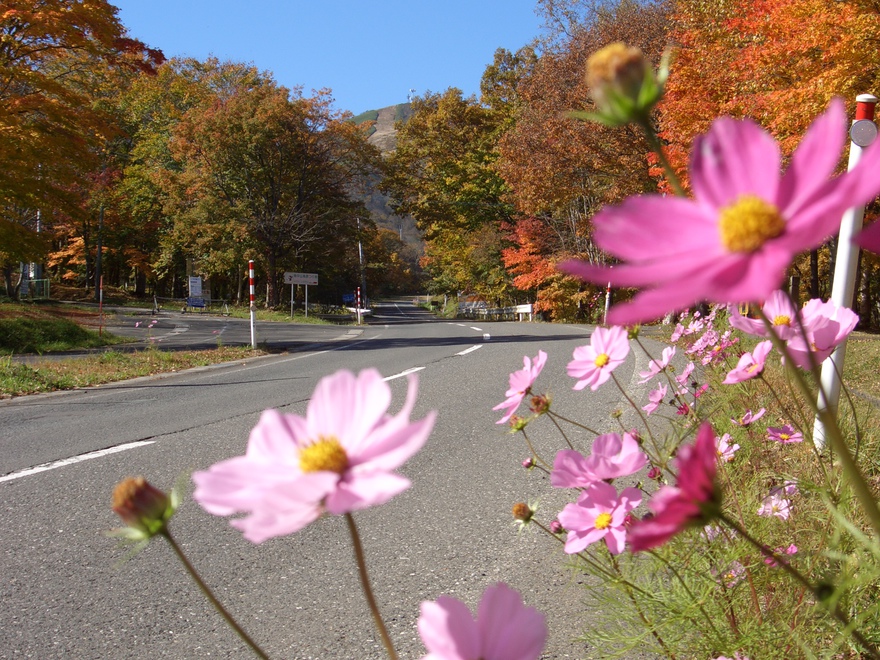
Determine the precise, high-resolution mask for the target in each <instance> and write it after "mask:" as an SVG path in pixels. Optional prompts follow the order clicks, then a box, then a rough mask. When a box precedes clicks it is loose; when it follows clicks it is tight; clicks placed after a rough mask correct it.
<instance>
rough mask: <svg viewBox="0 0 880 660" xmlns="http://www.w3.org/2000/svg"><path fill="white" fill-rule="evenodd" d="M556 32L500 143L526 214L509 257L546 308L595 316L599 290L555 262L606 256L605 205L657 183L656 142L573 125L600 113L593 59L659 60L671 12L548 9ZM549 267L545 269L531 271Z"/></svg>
mask: <svg viewBox="0 0 880 660" xmlns="http://www.w3.org/2000/svg"><path fill="white" fill-rule="evenodd" d="M540 4H541V7H542V8H543V11H544V12H545V14H547V13H548V12H549V17H550V18H552V21H553V24H554V25H556V26H557V29H556V32H555V35H554V37H553V39H552V40H551V42H550V43H548V44H547V45H546V50H545V52H544V53H543V54H542V56H541V58H540V60H539V61H538V63H537V65H536V66H535V67H534V71H533V73H532V74H531V75H530V76H528V77H527V78H525V79H523V80H522V81H521V83H520V84H519V87H518V94H519V97H520V99H521V108H520V111H519V113H518V116H517V118H516V122H515V125H514V126H513V128H512V129H511V130H510V131H508V132H507V133H506V134H505V135H504V137H503V138H502V139H501V141H500V144H499V151H500V155H501V158H500V159H499V161H498V163H497V169H498V171H499V172H500V173H501V175H502V176H503V178H504V180H505V182H506V183H507V185H508V187H509V188H510V190H511V191H512V192H511V196H510V199H511V200H512V201H513V202H514V203H515V205H516V208H517V210H518V211H519V212H520V213H521V214H522V215H521V219H520V220H519V222H521V223H523V224H522V226H521V227H520V226H518V225H516V226H514V228H513V230H512V232H511V234H510V238H511V240H512V242H513V245H512V246H511V247H510V248H508V249H506V250H505V251H504V261H505V264H506V265H507V267H508V268H509V269H510V270H511V272H512V273H514V274H515V275H516V279H515V280H514V283H515V284H516V285H517V286H519V287H523V288H528V289H529V290H530V291H531V292H532V294H533V295H534V296H535V301H536V303H537V306H538V309H541V310H543V311H546V312H549V313H551V314H554V315H557V316H567V315H569V314H570V313H571V308H570V306H569V305H570V303H573V304H574V305H575V306H576V308H577V310H576V311H577V312H578V313H581V314H582V315H583V314H584V313H586V312H585V311H584V310H585V309H586V308H585V307H584V305H587V304H588V302H589V301H590V300H592V298H593V296H594V295H595V291H594V290H593V289H592V288H591V287H589V286H586V285H583V284H582V283H580V282H576V281H575V280H573V279H571V278H562V277H561V276H560V275H559V274H558V273H556V271H555V268H553V264H555V263H556V262H557V261H559V260H562V259H566V258H571V257H578V258H584V259H589V260H591V261H601V260H603V259H604V256H603V255H602V253H601V252H600V251H599V250H597V249H596V248H595V246H594V245H593V243H592V241H591V240H590V235H591V230H590V220H591V218H592V216H593V214H595V213H596V212H597V211H598V210H599V209H600V208H601V207H602V206H603V205H604V204H609V203H614V202H616V201H620V200H621V199H623V198H624V197H626V196H628V195H632V194H638V193H641V192H645V191H648V190H653V189H655V187H656V180H655V179H654V178H653V177H652V176H651V174H650V171H649V161H648V152H649V149H648V145H647V143H646V141H645V140H644V138H643V136H642V135H641V134H640V133H639V132H638V131H637V130H636V129H634V128H632V127H620V128H609V127H605V126H600V125H598V124H593V123H585V122H580V121H576V120H573V119H572V118H571V117H570V116H569V114H568V113H569V112H570V111H572V110H587V109H590V108H591V101H590V97H589V91H588V89H587V86H586V82H585V81H584V72H585V67H586V61H587V59H588V58H589V56H590V55H591V54H592V53H594V52H596V51H597V50H598V49H600V48H602V47H603V46H605V45H607V44H609V43H611V42H615V41H624V42H626V43H629V44H632V45H635V46H638V47H640V48H641V49H642V50H643V51H644V52H645V53H646V54H647V56H648V57H649V58H651V59H652V60H653V61H654V62H658V61H659V59H660V56H661V54H662V52H663V50H664V48H665V47H666V44H667V37H666V33H667V26H668V20H667V13H668V9H667V6H666V5H665V4H663V3H641V2H635V1H632V0H622V1H620V2H616V3H609V2H602V3H599V2H591V3H577V2H573V1H566V2H562V1H554V2H542V3H540ZM536 261H540V262H541V264H542V267H540V268H532V269H531V271H530V272H527V271H528V269H529V268H530V267H531V266H530V264H532V265H535V262H536Z"/></svg>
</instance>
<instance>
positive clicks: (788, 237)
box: [560, 99, 880, 325]
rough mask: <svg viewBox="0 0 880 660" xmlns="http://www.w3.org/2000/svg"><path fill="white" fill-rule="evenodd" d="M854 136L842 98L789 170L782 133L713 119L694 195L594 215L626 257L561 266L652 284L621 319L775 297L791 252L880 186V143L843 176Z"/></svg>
mask: <svg viewBox="0 0 880 660" xmlns="http://www.w3.org/2000/svg"><path fill="white" fill-rule="evenodd" d="M845 139H846V115H845V112H844V107H843V102H842V101H840V100H839V99H835V100H834V101H832V102H831V105H830V106H829V108H828V110H827V111H826V112H825V113H824V114H823V115H822V116H820V117H819V118H818V119H816V121H815V122H813V125H812V126H811V127H810V129H809V130H808V131H807V134H806V136H805V137H804V139H803V141H802V142H801V144H800V145H799V147H798V148H797V150H796V151H795V152H794V154H793V156H792V159H791V164H790V165H789V167H788V170H787V171H786V172H785V174H784V175H781V162H782V160H781V155H780V152H779V148H778V146H777V145H776V143H775V142H774V140H773V138H772V137H771V136H770V135H769V134H767V133H766V132H764V131H763V130H762V129H761V128H760V127H759V126H758V125H757V124H755V123H753V122H751V121H749V120H742V121H736V120H733V119H730V118H726V117H725V118H721V119H718V120H716V121H715V122H713V124H712V128H711V129H710V130H709V132H708V133H707V134H706V135H704V136H701V137H699V138H697V139H696V140H695V141H694V146H693V150H692V155H691V163H690V182H691V188H692V189H693V193H694V199H684V198H680V197H669V198H667V197H662V196H660V195H644V196H639V197H631V198H629V199H627V200H626V201H625V202H624V203H623V204H621V205H620V206H614V207H607V208H605V209H603V210H602V211H601V212H600V213H598V214H597V215H596V216H595V218H594V219H593V226H594V228H595V230H594V238H595V240H596V243H597V244H598V245H599V247H601V248H602V249H603V250H605V251H607V252H609V253H610V254H612V255H613V256H615V257H617V258H618V259H620V260H622V261H623V262H624V263H623V264H619V265H616V266H614V267H613V268H606V267H601V266H593V265H590V264H588V263H586V262H583V261H576V260H575V261H567V262H564V263H562V264H561V265H560V269H561V270H562V271H563V272H566V273H569V274H571V275H575V276H577V277H580V278H582V279H584V280H587V281H589V282H593V283H598V284H605V283H607V282H611V283H612V284H613V285H615V286H619V287H639V288H644V289H645V290H644V291H642V292H641V293H639V294H638V295H637V296H636V297H635V299H634V300H633V301H632V302H630V303H625V304H623V305H618V306H616V307H615V308H614V309H612V310H611V312H610V313H609V315H608V320H609V322H610V323H616V324H621V325H626V324H632V323H638V322H642V321H648V320H653V319H656V318H659V317H661V316H663V315H664V314H666V313H667V312H669V311H672V310H680V309H684V308H686V307H689V306H691V305H692V304H693V303H694V302H696V301H701V300H708V301H710V302H718V303H738V302H745V301H759V300H766V299H767V298H768V297H769V295H770V294H771V293H772V292H773V291H774V290H776V289H778V288H779V285H780V284H781V282H782V280H783V277H784V275H785V271H786V268H787V267H788V265H789V264H790V263H791V260H792V258H793V257H794V256H795V255H797V254H800V253H801V252H804V251H806V250H809V249H811V248H813V247H816V246H817V245H820V244H821V243H822V242H823V241H824V240H825V238H826V237H828V236H830V235H832V234H834V233H835V232H836V231H837V230H838V228H839V225H840V217H841V214H842V213H843V212H844V211H845V210H846V209H847V208H849V207H851V206H856V205H858V204H863V203H865V202H867V201H869V200H871V199H873V198H874V197H875V196H876V195H877V192H878V191H880V177H878V176H877V175H876V172H877V169H878V166H880V147H872V148H869V149H867V150H866V151H865V153H864V154H863V156H862V160H861V161H860V162H859V164H858V166H857V167H855V168H854V169H853V170H852V171H851V172H848V173H845V174H842V175H841V176H838V177H836V178H834V179H832V178H831V176H832V175H833V174H834V170H835V169H836V168H837V165H838V162H839V159H840V153H841V149H842V148H843V146H844V141H845Z"/></svg>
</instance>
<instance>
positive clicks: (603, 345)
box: [567, 326, 629, 391]
mask: <svg viewBox="0 0 880 660" xmlns="http://www.w3.org/2000/svg"><path fill="white" fill-rule="evenodd" d="M628 354H629V338H628V336H627V333H626V328H622V327H620V326H614V327H612V328H596V329H595V330H594V331H593V334H592V335H591V336H590V345H589V346H578V347H577V348H576V349H574V355H573V356H572V357H574V359H573V360H572V361H571V362H569V363H568V367H567V369H568V375H569V376H571V377H572V378H577V379H578V381H577V382H576V383H575V384H574V387H573V388H572V389H575V390H582V389H584V388H585V387H586V386H587V385H589V386H590V389H591V390H594V391H595V390H597V389H599V386H600V385H601V384H602V383H604V382H605V381H606V380H608V379H609V378H610V377H611V372H612V371H614V370H615V369H617V367H619V366H620V365H621V364H623V361H624V360H625V359H626V356H627V355H628Z"/></svg>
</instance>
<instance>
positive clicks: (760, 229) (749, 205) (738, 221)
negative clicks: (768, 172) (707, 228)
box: [718, 195, 785, 252]
mask: <svg viewBox="0 0 880 660" xmlns="http://www.w3.org/2000/svg"><path fill="white" fill-rule="evenodd" d="M718 229H719V231H720V232H721V243H722V244H723V245H724V247H726V248H727V249H728V250H729V251H730V252H755V251H757V250H759V249H760V248H761V247H762V246H763V245H764V243H766V242H767V241H769V240H770V239H772V238H776V237H777V236H780V235H781V234H782V232H783V231H785V219H784V218H783V217H782V215H780V213H779V209H777V208H776V206H774V205H773V204H771V203H770V202H766V201H764V200H763V199H761V198H760V197H757V196H755V195H742V196H740V198H739V199H737V200H736V201H735V202H734V203H733V204H731V205H730V206H725V207H724V208H723V209H721V216H720V217H719V219H718Z"/></svg>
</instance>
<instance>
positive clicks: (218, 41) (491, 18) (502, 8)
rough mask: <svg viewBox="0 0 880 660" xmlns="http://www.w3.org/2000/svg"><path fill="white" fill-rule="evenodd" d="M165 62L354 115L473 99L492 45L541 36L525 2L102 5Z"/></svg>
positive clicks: (147, 0) (530, 1)
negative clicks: (292, 93)
mask: <svg viewBox="0 0 880 660" xmlns="http://www.w3.org/2000/svg"><path fill="white" fill-rule="evenodd" d="M111 2H112V3H113V4H114V5H115V6H117V7H119V17H120V19H121V21H122V23H123V24H124V25H125V26H126V27H127V28H128V30H129V34H130V36H132V37H134V38H136V39H140V40H141V41H143V42H145V43H146V44H147V45H149V46H151V47H153V48H159V49H161V50H162V51H163V52H164V53H165V55H166V57H169V58H170V57H176V56H187V57H195V58H198V59H205V58H206V57H208V56H209V55H214V56H216V57H218V58H220V59H221V60H226V59H229V60H234V61H238V62H248V63H253V64H254V65H256V66H257V67H258V68H259V69H261V70H264V71H265V70H268V71H271V72H272V73H273V74H274V76H275V79H276V80H277V81H278V82H279V83H280V84H282V85H284V86H286V87H294V86H296V85H301V86H302V87H303V90H304V93H305V94H306V95H310V92H311V90H312V89H318V88H322V87H329V88H331V89H332V90H333V96H334V98H335V99H336V107H337V108H338V109H341V110H351V111H352V112H354V113H355V114H358V113H360V112H363V111H365V110H374V109H378V108H382V107H385V106H389V105H393V104H395V103H403V102H405V101H406V100H407V94H408V92H409V90H410V89H415V90H416V94H419V95H422V94H424V93H425V92H426V91H428V90H430V91H433V92H439V91H443V90H445V89H447V88H448V87H458V88H459V89H461V90H462V91H463V92H464V93H465V94H478V93H479V86H480V77H481V76H482V74H483V70H484V69H485V68H486V66H487V65H488V64H490V63H491V62H492V56H493V54H494V52H495V49H496V48H499V47H503V48H507V49H508V50H511V51H515V50H517V49H518V48H520V47H522V46H524V45H526V44H527V43H529V42H530V41H531V40H532V39H534V38H535V37H536V36H538V35H539V33H540V32H541V27H540V26H541V19H540V18H539V17H538V16H537V15H536V14H535V0H440V1H437V0H373V1H372V2H362V1H356V0H286V1H285V0H250V1H249V2H244V1H243V0H111Z"/></svg>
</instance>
